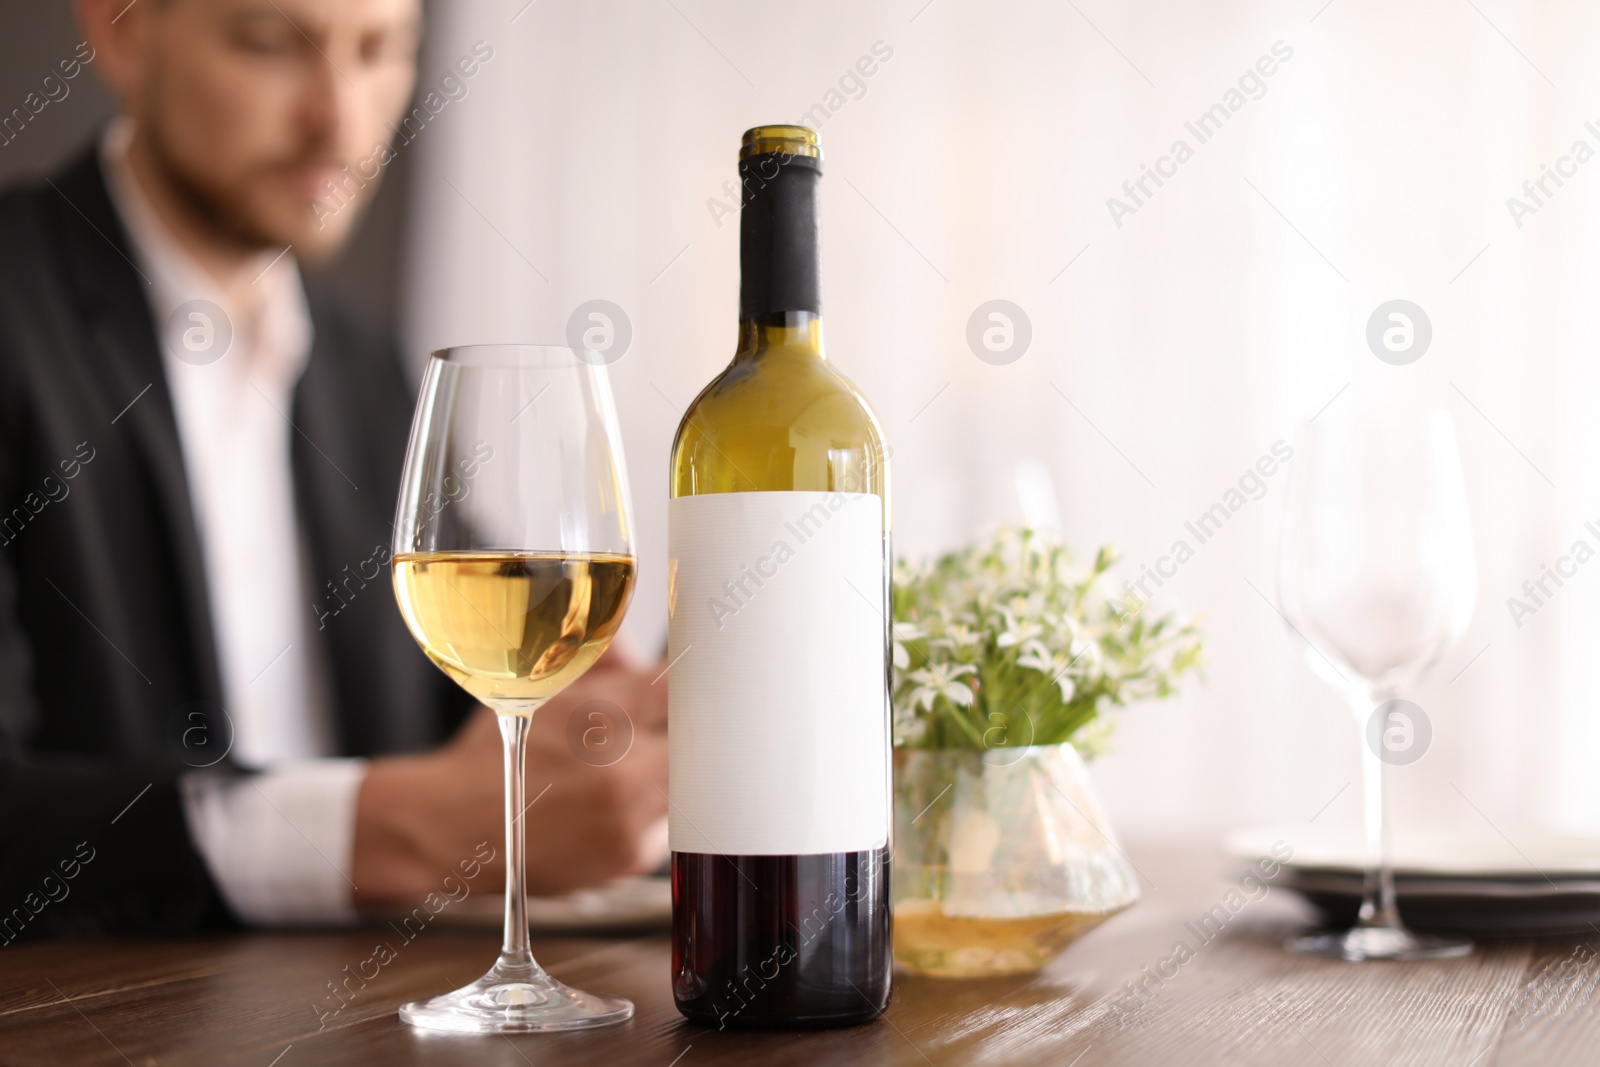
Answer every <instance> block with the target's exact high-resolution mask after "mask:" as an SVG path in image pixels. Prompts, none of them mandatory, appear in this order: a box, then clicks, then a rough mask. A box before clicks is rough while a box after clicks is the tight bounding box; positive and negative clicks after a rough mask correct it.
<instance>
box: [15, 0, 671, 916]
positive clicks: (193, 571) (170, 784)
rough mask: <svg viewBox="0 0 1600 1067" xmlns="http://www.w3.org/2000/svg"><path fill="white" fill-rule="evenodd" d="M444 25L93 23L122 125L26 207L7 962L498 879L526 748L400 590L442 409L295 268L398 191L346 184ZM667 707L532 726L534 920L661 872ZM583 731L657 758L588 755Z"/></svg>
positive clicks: (610, 679) (220, 1)
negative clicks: (454, 878)
mask: <svg viewBox="0 0 1600 1067" xmlns="http://www.w3.org/2000/svg"><path fill="white" fill-rule="evenodd" d="M419 8H420V4H419V0H138V2H135V3H132V4H129V3H128V0H79V2H78V4H77V15H78V19H79V22H80V25H81V26H82V29H83V33H84V36H85V37H86V38H87V42H88V45H89V46H90V48H91V49H92V55H91V56H90V57H89V58H88V60H87V62H88V64H89V65H90V66H92V68H93V70H94V71H96V72H97V73H98V74H99V75H100V76H101V77H103V78H104V79H105V80H106V81H107V82H108V83H109V84H110V86H111V87H112V89H113V90H114V91H115V93H116V94H117V95H118V97H119V99H120V101H121V106H122V111H123V115H122V117H121V118H119V119H118V120H117V121H116V122H114V123H113V124H112V125H111V126H110V127H109V128H108V129H107V130H106V131H105V132H104V135H103V136H102V137H101V138H100V139H99V141H98V143H97V144H95V145H93V146H92V147H91V148H90V150H89V151H88V152H86V153H85V154H84V155H83V156H82V157H81V158H80V159H79V160H78V161H77V162H76V163H74V164H73V165H72V166H71V167H69V168H68V169H67V170H65V171H64V172H62V173H60V174H58V175H55V176H54V177H53V178H51V179H48V180H47V182H46V183H44V184H41V185H39V186H37V187H35V188H29V189H23V190H20V191H16V192H13V193H10V194H8V195H6V196H4V197H3V198H0V233H3V234H4V235H5V238H4V240H3V241H0V943H6V942H9V941H11V940H13V939H15V938H18V937H24V936H37V935H39V934H44V933H50V932H62V931H93V930H110V929H143V930H154V931H171V932H178V931H186V930H194V929H201V928H205V927H208V926H214V925H221V924H227V923H229V922H230V921H234V920H242V921H244V922H249V923H261V924H273V923H277V924H285V923H305V922H328V921H340V920H346V919H349V918H352V917H354V915H355V914H356V913H357V910H358V909H360V908H361V907H363V906H368V905H374V904H381V903H383V902H387V901H401V900H408V899H411V898H415V897H417V896H420V895H422V894H425V893H427V892H429V891H430V890H435V889H437V888H439V885H440V881H441V879H442V878H444V877H445V876H446V875H448V874H450V873H452V872H456V871H459V870H461V869H463V864H464V863H465V862H466V861H470V860H473V859H474V858H476V859H481V858H482V857H483V855H484V854H485V853H486V851H487V850H486V849H485V848H480V845H482V844H483V843H485V842H486V843H487V848H488V849H492V850H493V853H494V855H495V856H496V862H494V863H491V864H489V865H488V866H487V867H486V868H485V869H484V871H483V872H482V873H480V874H479V876H478V879H477V880H476V882H475V886H474V887H475V888H479V889H493V888H495V879H496V878H497V877H498V876H499V875H500V874H502V873H503V867H501V866H500V865H499V857H500V855H501V854H502V853H503V847H502V841H503V831H502V808H501V792H502V786H501V781H502V779H501V773H502V772H501V747H500V745H501V742H500V737H499V733H498V731H497V730H496V728H495V726H494V723H493V717H492V715H491V714H490V713H489V712H488V711H487V710H485V709H482V708H478V709H473V708H472V707H471V706H470V702H468V701H467V700H466V698H465V697H464V696H463V694H462V693H461V692H460V691H459V690H457V689H456V687H455V686H454V685H452V684H451V683H450V682H449V681H448V680H447V679H446V678H445V677H444V675H443V674H441V673H440V672H439V671H437V670H436V669H435V668H434V667H433V666H432V665H431V664H430V663H428V661H427V660H426V659H425V658H424V657H423V655H422V653H421V652H420V650H419V649H418V648H417V647H416V645H415V644H414V643H413V641H412V640H411V638H410V636H409V634H408V633H407V632H406V630H405V628H404V625H403V624H402V622H401V620H400V617H399V614H398V612H397V611H396V609H395V605H394V603H393V600H392V593H391V592H390V590H389V583H388V575H387V567H386V566H385V564H386V563H387V560H388V557H389V551H390V550H389V545H388V541H389V538H390V523H391V520H392V513H393V507H394V500H395V493H396V490H397V487H398V484H399V471H400V464H401V461H402V459H403V457H404V452H405V444H406V436H407V432H408V428H409V422H410V414H411V407H412V402H413V394H412V390H411V388H410V387H409V386H408V385H407V383H406V381H405V379H404V377H403V375H402V373H401V368H400V364H399V361H398V357H397V354H396V352H395V350H394V348H393V347H392V345H391V344H389V343H387V342H386V341H385V340H384V339H383V338H382V337H381V335H376V334H373V333H371V332H369V331H368V330H366V329H364V328H363V327H362V326H361V325H360V324H359V323H357V322H356V321H354V320H353V319H351V318H350V317H349V316H346V315H342V314H341V313H340V312H339V310H338V309H337V308H335V307H333V306H330V305H329V304H327V303H326V302H324V301H322V300H320V299H318V298H317V297H316V296H315V295H314V294H313V295H311V296H309V297H308V294H307V293H306V291H305V289H304V288H303V286H302V284H301V280H300V274H299V271H298V269H297V263H298V262H300V261H310V260H314V259H319V258H323V257H326V256H329V255H330V254H332V253H334V252H335V251H337V250H338V249H339V248H340V246H341V245H342V244H343V243H344V241H345V239H346V238H347V237H348V236H349V233H350V229H351V226H352V225H353V224H354V222H355V219H356V217H357V215H358V214H359V209H360V207H361V206H362V205H363V204H364V203H365V201H366V199H368V198H370V196H371V194H372V192H373V190H374V189H375V187H376V184H377V181H378V180H379V179H378V178H370V179H367V180H365V181H364V182H363V183H361V184H360V185H359V186H358V185H357V184H356V183H353V182H351V181H350V180H349V179H348V177H347V175H346V171H345V168H346V167H351V168H355V167H356V166H357V165H358V164H360V163H363V162H364V161H365V166H366V172H367V173H369V174H370V172H371V166H372V165H371V162H370V161H371V160H373V159H381V160H383V161H385V162H386V161H387V158H388V156H387V152H386V151H385V150H384V146H385V145H387V144H388V142H389V138H390V137H391V135H392V131H393V130H394V129H395V124H396V123H397V122H399V121H400V119H401V116H402V113H403V112H405V111H406V109H407V106H408V103H409V100H410V97H411V93H412V85H413V80H414V75H415V55H416V49H417V36H418V31H419V25H420V10H419ZM379 177H380V178H381V175H380V176H379ZM336 191H337V192H336ZM329 204H335V205H337V206H338V209H337V210H330V208H329V206H328V205H329ZM656 673H657V672H656V670H651V671H648V672H643V673H640V672H636V671H635V670H632V669H630V668H628V667H627V666H625V665H624V664H623V663H622V661H621V660H620V659H618V658H616V657H614V656H612V657H608V658H607V659H606V660H605V661H603V662H602V663H601V664H600V665H598V666H596V667H595V668H594V670H592V671H591V672H590V674H589V675H587V676H586V677H585V678H584V679H581V680H580V681H579V682H578V683H577V684H576V685H575V686H574V687H573V688H572V689H571V690H570V691H569V693H568V694H566V695H564V697H563V698H561V699H560V700H558V701H556V702H553V703H552V704H551V705H550V706H548V707H547V708H545V709H544V710H542V711H541V712H540V713H539V715H538V716H537V717H536V720H535V725H534V738H533V741H532V746H531V752H530V757H529V783H528V792H529V795H530V796H536V797H537V798H538V799H537V801H536V804H535V805H533V806H532V807H530V809H529V810H528V812H527V814H526V817H525V819H524V822H525V825H526V828H527V832H528V837H529V855H530V864H529V868H530V870H529V875H530V883H531V885H532V887H533V888H534V889H535V890H536V891H538V890H543V891H557V890H562V889H567V888H571V887H574V886H578V885H584V884H589V883H593V882H596V881H599V880H601V879H604V878H607V877H610V876H613V875H617V874H621V873H624V872H630V871H639V870H643V869H647V868H649V867H652V866H654V865H655V864H657V863H658V862H659V861H660V860H661V858H662V857H663V856H664V850H665V843H664V838H665V835H664V831H663V830H662V829H661V823H662V817H663V816H664V814H665V806H666V801H665V794H664V792H663V789H664V787H665V782H666V745H665V694H664V692H663V690H664V689H665V682H662V684H660V685H652V684H651V679H652V678H654V677H655V675H656ZM587 701H604V702H607V703H606V704H595V705H585V706H586V707H588V708H591V709H600V710H601V711H602V712H604V711H606V710H607V709H608V708H609V707H610V706H615V707H617V708H620V709H622V710H623V711H624V712H626V713H627V714H628V715H630V716H631V718H632V721H633V728H634V729H633V739H632V748H631V750H630V751H629V752H628V754H627V756H626V757H625V758H622V759H620V760H617V761H615V762H611V763H609V765H606V766H596V765H595V764H603V763H607V761H606V760H604V759H589V760H583V759H579V758H578V757H577V755H576V754H575V753H574V751H572V747H571V746H570V745H569V743H568V740H567V738H568V736H569V735H568V730H567V726H568V723H567V719H568V717H569V714H570V713H571V712H573V711H574V709H576V708H578V707H579V705H582V704H585V702H587ZM584 714H585V716H586V717H587V716H588V712H587V711H586V712H585V713H584ZM612 717H613V718H615V716H614V714H613V716H612ZM593 721H595V722H602V721H603V720H593ZM585 725H586V726H587V725H588V723H587V722H586V724H585ZM616 725H618V726H620V725H621V724H616ZM592 732H593V731H590V733H591V735H592ZM452 733H453V735H454V736H453V737H452V736H451V735H452ZM446 738H450V739H449V740H448V742H446V743H444V744H443V746H442V747H436V746H438V745H439V743H440V742H441V741H443V740H444V739H446ZM430 749H431V751H430ZM394 753H417V754H413V755H394ZM547 783H548V786H549V788H548V790H546V785H547Z"/></svg>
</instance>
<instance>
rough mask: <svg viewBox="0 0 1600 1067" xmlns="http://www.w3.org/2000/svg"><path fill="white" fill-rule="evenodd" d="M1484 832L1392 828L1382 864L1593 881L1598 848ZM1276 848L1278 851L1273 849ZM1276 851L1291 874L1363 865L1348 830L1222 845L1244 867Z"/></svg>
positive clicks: (1271, 835) (1284, 832) (1517, 832)
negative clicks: (1285, 855)
mask: <svg viewBox="0 0 1600 1067" xmlns="http://www.w3.org/2000/svg"><path fill="white" fill-rule="evenodd" d="M1503 829H1504V831H1505V832H1504V833H1501V832H1500V831H1499V830H1496V829H1495V828H1493V827H1491V826H1486V825H1482V824H1480V825H1478V826H1449V827H1438V826H1435V827H1426V826H1417V825H1409V826H1408V825H1405V824H1401V823H1397V824H1396V825H1395V826H1394V827H1393V829H1392V830H1391V847H1390V862H1391V864H1392V866H1393V867H1394V869H1395V871H1396V873H1399V874H1410V875H1426V876H1429V877H1432V878H1441V877H1442V878H1476V879H1484V878H1489V879H1495V880H1498V881H1507V880H1521V879H1532V880H1536V881H1538V882H1541V883H1543V882H1546V880H1547V879H1548V880H1550V881H1555V882H1560V881H1563V880H1569V881H1570V880H1590V881H1594V880H1600V840H1597V839H1595V838H1592V837H1582V836H1579V835H1576V834H1564V833H1557V832H1553V831H1549V830H1530V829H1519V828H1516V827H1511V826H1507V827H1504V828H1503ZM1279 843H1281V844H1279ZM1275 844H1278V845H1279V847H1278V855H1280V856H1281V855H1282V854H1283V851H1284V848H1285V847H1287V848H1288V849H1290V850H1291V854H1290V857H1289V859H1287V860H1285V861H1284V866H1286V867H1291V868H1296V869H1299V870H1315V871H1344V872H1352V873H1355V872H1360V871H1361V870H1362V869H1363V868H1364V866H1365V863H1366V852H1365V847H1364V842H1363V840H1362V837H1361V835H1360V833H1359V831H1357V830H1356V829H1355V828H1354V827H1338V826H1325V827H1318V826H1307V825H1306V824H1304V823H1302V824H1300V825H1299V826H1289V825H1285V826H1276V827H1272V826H1268V827H1252V828H1249V829H1243V830H1235V831H1233V832H1232V833H1230V834H1229V835H1228V836H1227V838H1226V839H1225V841H1224V847H1225V849H1226V850H1227V853H1228V855H1229V856H1231V857H1232V858H1234V859H1237V860H1243V861H1245V862H1247V863H1248V862H1251V861H1254V860H1255V859H1257V858H1259V857H1266V856H1270V855H1272V854H1273V846H1274V845H1275Z"/></svg>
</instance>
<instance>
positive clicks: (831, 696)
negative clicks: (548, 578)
mask: <svg viewBox="0 0 1600 1067" xmlns="http://www.w3.org/2000/svg"><path fill="white" fill-rule="evenodd" d="M667 531H668V532H667V556H668V560H667V585H668V601H667V603H668V610H669V611H670V612H671V617H672V625H671V637H670V647H669V650H668V656H669V659H670V662H671V664H672V669H671V673H670V674H669V675H668V685H669V687H670V688H669V691H668V707H669V713H668V726H669V730H670V748H671V775H672V777H671V799H672V803H671V806H670V809H669V814H668V830H669V837H670V839H671V845H672V850H673V851H674V852H701V853H720V854H723V855H743V856H787V855H814V854H818V853H832V852H859V851H864V850H868V849H875V848H882V847H883V846H884V845H885V844H886V843H887V842H888V839H889V804H890V797H889V690H888V674H887V666H888V664H887V662H886V659H885V655H886V648H885V643H886V641H885V621H884V619H885V616H884V612H885V611H886V610H887V608H888V605H887V603H886V592H887V588H888V585H887V581H886V575H885V573H884V565H885V563H884V535H883V501H882V500H881V499H880V498H878V497H877V496H875V495H873V494H871V493H817V492H769V493H710V494H705V495H702V496H687V497H678V498H675V499H673V500H672V501H670V502H669V503H668V507H667Z"/></svg>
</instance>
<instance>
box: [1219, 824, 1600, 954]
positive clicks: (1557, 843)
mask: <svg viewBox="0 0 1600 1067" xmlns="http://www.w3.org/2000/svg"><path fill="white" fill-rule="evenodd" d="M1274 845H1277V846H1278V848H1277V853H1276V855H1277V856H1279V857H1281V856H1283V854H1284V851H1285V847H1287V848H1288V849H1290V850H1292V854H1291V855H1290V857H1289V858H1288V859H1286V860H1283V861H1282V864H1283V869H1282V870H1281V871H1279V872H1278V873H1277V875H1276V876H1275V878H1274V882H1275V884H1277V885H1280V886H1282V887H1283V888H1285V889H1288V890H1290V891H1292V892H1295V893H1298V894H1300V895H1301V896H1303V897H1304V898H1305V899H1306V900H1308V901H1310V903H1311V904H1312V905H1313V906H1315V907H1316V908H1317V909H1318V910H1319V911H1321V912H1322V914H1323V917H1324V918H1325V919H1326V920H1327V923H1328V925H1329V926H1330V927H1336V928H1337V927H1345V926H1349V925H1351V924H1352V923H1353V922H1354V921H1355V915H1356V910H1357V908H1358V907H1359V906H1360V903H1361V893H1362V880H1363V867H1364V863H1365V853H1364V851H1363V848H1362V840H1361V837H1360V835H1359V834H1358V833H1357V832H1355V831H1354V830H1353V829H1344V828H1336V827H1325V828H1308V827H1305V826H1300V827H1292V826H1283V827H1275V828H1274V827H1262V828H1255V829H1249V830H1238V831H1235V832H1234V833H1232V834H1229V835H1228V837H1227V840H1226V844H1225V847H1226V849H1227V852H1228V854H1229V855H1230V856H1231V857H1233V858H1234V859H1235V860H1238V861H1241V862H1243V863H1251V862H1255V861H1256V860H1258V859H1260V858H1264V857H1267V856H1271V855H1273V846H1274ZM1394 845H1395V847H1394V865H1395V895H1396V897H1397V898H1398V904H1399V907H1400V916H1401V918H1402V920H1403V921H1404V922H1405V923H1406V924H1407V925H1409V926H1411V927H1413V928H1415V929H1418V930H1430V931H1448V932H1454V933H1462V934H1470V935H1473V936H1476V937H1512V936H1517V937H1531V936H1544V935H1555V934H1570V933H1589V932H1592V931H1595V930H1600V841H1596V840H1594V839H1591V838H1584V837H1579V836H1575V835H1571V834H1557V833H1550V832H1547V831H1526V830H1515V829H1512V830H1508V832H1507V834H1506V835H1505V836H1501V835H1500V834H1499V833H1498V832H1497V831H1495V830H1494V829H1493V828H1492V827H1484V828H1482V829H1473V828H1470V827H1468V828H1462V827H1451V828H1446V829H1440V828H1434V829H1431V830H1430V829H1420V830H1419V829H1417V828H1415V827H1413V828H1411V829H1410V830H1409V831H1400V832H1397V840H1396V841H1395V843H1394Z"/></svg>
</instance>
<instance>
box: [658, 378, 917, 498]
mask: <svg viewBox="0 0 1600 1067" xmlns="http://www.w3.org/2000/svg"><path fill="white" fill-rule="evenodd" d="M888 452H889V449H888V447H887V444H886V442H885V441H884V437H883V430H882V428H881V426H880V425H879V423H878V419H877V416H876V415H875V414H874V413H873V411H872V408H871V406H870V405H869V404H868V403H867V400H866V398H865V397H864V396H862V394H861V391H860V390H859V389H857V388H856V387H855V385H854V384H853V383H852V382H851V381H850V380H849V379H848V378H846V377H845V376H844V375H842V374H840V373H839V372H838V371H837V370H835V369H834V368H833V366H832V365H831V364H829V363H828V362H827V361H825V360H822V359H819V358H817V357H816V356H815V355H812V354H809V353H794V354H788V353H784V352H779V351H768V352H766V353H764V354H763V355H762V356H761V358H760V359H756V360H745V361H740V360H735V361H734V363H733V364H731V365H730V366H729V367H727V368H726V369H725V370H723V372H722V373H721V374H719V375H718V376H717V377H716V378H714V379H713V380H712V381H711V383H710V384H709V385H707V386H706V388H705V389H704V390H702V391H701V393H700V395H699V396H697V397H696V398H695V399H694V402H693V403H691V404H690V405H689V408H688V410H687V411H686V412H685V413H684V417H683V420H682V422H680V423H679V425H678V432H677V436H676V438H675V440H674V442H673V447H672V460H671V463H672V491H673V495H674V496H685V495H691V494H697V493H708V492H712V493H714V492H750V491H762V490H820V491H846V492H870V493H876V494H878V495H879V496H882V497H884V498H885V501H886V502H887V497H888Z"/></svg>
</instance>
